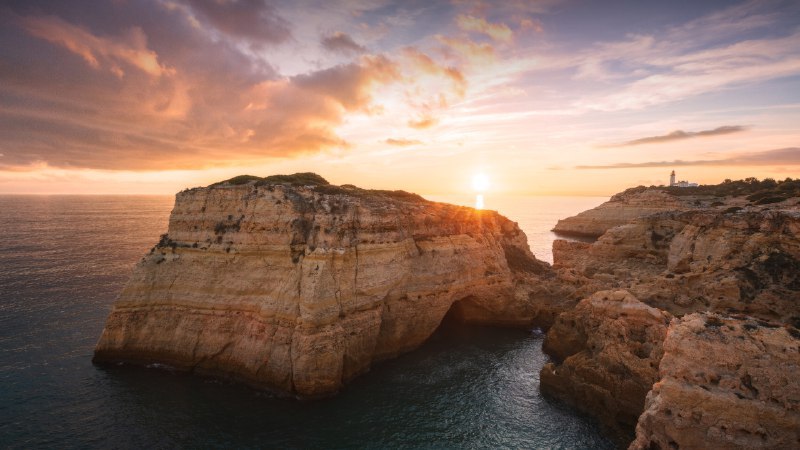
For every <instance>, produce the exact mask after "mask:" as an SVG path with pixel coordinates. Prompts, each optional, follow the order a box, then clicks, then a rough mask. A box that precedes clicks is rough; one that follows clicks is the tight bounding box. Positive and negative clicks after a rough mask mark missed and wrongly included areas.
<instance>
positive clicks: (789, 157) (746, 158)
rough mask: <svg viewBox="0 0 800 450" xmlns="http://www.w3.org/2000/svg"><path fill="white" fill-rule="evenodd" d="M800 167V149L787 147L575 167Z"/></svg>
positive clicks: (577, 167) (578, 167)
mask: <svg viewBox="0 0 800 450" xmlns="http://www.w3.org/2000/svg"><path fill="white" fill-rule="evenodd" d="M796 165H800V147H787V148H780V149H776V150H768V151H763V152H755V153H741V154H739V155H735V156H731V157H730V158H723V159H710V160H698V161H683V160H680V159H678V160H674V161H651V162H643V163H617V164H608V165H592V166H575V168H576V169H584V170H585V169H637V168H643V167H674V166H796Z"/></svg>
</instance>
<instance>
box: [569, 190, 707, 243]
mask: <svg viewBox="0 0 800 450" xmlns="http://www.w3.org/2000/svg"><path fill="white" fill-rule="evenodd" d="M691 207H692V204H691V203H689V201H688V199H681V198H679V197H675V196H672V195H669V194H667V193H666V192H663V191H659V190H645V191H641V190H639V191H637V190H635V189H633V190H629V191H626V192H623V193H620V194H617V195H615V196H613V197H611V199H610V200H609V201H607V202H605V203H603V204H602V205H600V206H598V207H596V208H592V209H590V210H587V211H583V212H581V213H579V214H578V215H576V216H572V217H568V218H566V219H562V220H559V221H558V223H556V226H555V228H553V231H554V232H556V233H558V234H563V235H568V236H588V237H600V236H602V235H603V233H605V232H606V231H608V230H609V229H611V228H614V227H616V226H619V225H623V224H626V223H628V222H630V221H631V220H633V219H638V218H640V217H645V216H648V215H651V214H655V213H658V212H664V211H682V210H687V209H690V208H691Z"/></svg>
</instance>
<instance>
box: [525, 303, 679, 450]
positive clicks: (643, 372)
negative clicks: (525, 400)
mask: <svg viewBox="0 0 800 450" xmlns="http://www.w3.org/2000/svg"><path fill="white" fill-rule="evenodd" d="M671 318H672V316H671V315H670V314H669V313H666V312H664V311H660V310H658V309H656V308H652V307H649V306H647V305H645V304H643V303H641V302H639V301H638V300H637V299H636V298H635V297H633V296H632V295H631V294H630V293H628V292H626V291H601V292H597V293H595V294H593V295H592V296H591V297H589V298H586V299H584V300H582V301H581V302H580V303H578V305H577V306H576V307H575V309H573V310H571V311H567V312H565V313H563V314H561V315H560V316H559V317H558V319H557V320H556V322H555V324H554V325H553V327H552V328H550V330H549V331H548V333H547V336H546V338H545V341H544V345H543V349H544V351H545V352H546V353H547V354H548V355H550V356H551V357H552V358H553V360H554V362H550V363H547V364H546V365H545V366H544V367H543V368H542V370H541V373H540V381H541V390H542V392H543V393H545V394H547V395H549V396H551V397H555V398H557V399H559V400H561V401H564V402H566V403H569V404H571V405H573V406H574V407H576V408H577V409H579V410H581V411H583V412H585V413H587V414H590V415H593V416H595V417H597V418H598V419H599V420H600V422H601V423H602V424H603V425H604V426H605V427H606V429H607V430H609V431H610V432H611V435H612V436H613V437H614V438H615V439H616V440H617V441H618V442H620V443H623V442H624V443H626V444H627V443H628V442H630V441H631V439H632V438H633V431H634V427H635V426H636V421H637V419H638V418H639V415H640V414H641V413H642V411H643V410H644V403H645V396H646V395H647V393H648V391H650V388H651V387H652V385H653V383H654V382H655V381H656V380H658V364H659V361H660V360H661V357H662V355H663V351H662V343H663V341H664V336H665V335H666V331H667V326H668V325H669V321H670V319H671Z"/></svg>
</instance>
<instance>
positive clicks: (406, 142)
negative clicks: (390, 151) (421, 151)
mask: <svg viewBox="0 0 800 450" xmlns="http://www.w3.org/2000/svg"><path fill="white" fill-rule="evenodd" d="M384 142H385V143H387V144H389V145H395V146H398V147H409V146H412V145H420V144H422V141H420V140H417V139H404V138H399V139H395V138H389V139H386V140H385V141H384Z"/></svg>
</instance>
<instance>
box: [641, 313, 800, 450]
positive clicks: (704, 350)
mask: <svg viewBox="0 0 800 450" xmlns="http://www.w3.org/2000/svg"><path fill="white" fill-rule="evenodd" d="M799 346H800V333H798V332H797V330H796V329H793V328H784V327H781V326H777V325H775V324H771V323H768V322H764V321H759V320H754V319H750V318H746V317H741V316H740V317H724V316H719V315H715V314H692V315H689V316H686V317H684V318H683V319H682V320H680V321H673V323H672V324H671V325H670V327H669V331H668V333H667V338H666V341H665V342H664V346H663V348H664V357H663V359H662V360H661V365H660V367H659V376H660V380H659V381H658V382H657V383H656V384H655V386H654V387H653V390H652V391H651V392H650V393H649V394H648V395H647V406H646V410H645V412H644V414H642V416H641V418H640V419H639V423H638V425H637V427H636V440H635V441H634V442H633V444H631V447H630V448H631V449H637V450H639V449H641V450H644V449H658V448H660V449H670V448H680V449H687V450H689V449H706V448H715V449H717V448H719V449H767V448H769V449H789V448H800V383H798V381H797V374H798V370H800V348H799Z"/></svg>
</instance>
